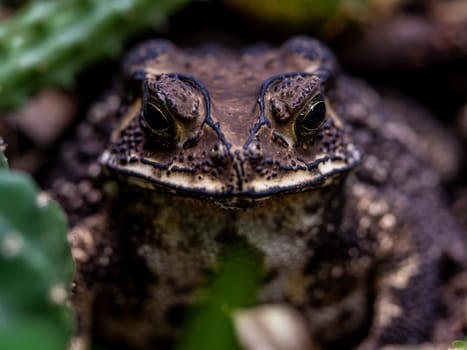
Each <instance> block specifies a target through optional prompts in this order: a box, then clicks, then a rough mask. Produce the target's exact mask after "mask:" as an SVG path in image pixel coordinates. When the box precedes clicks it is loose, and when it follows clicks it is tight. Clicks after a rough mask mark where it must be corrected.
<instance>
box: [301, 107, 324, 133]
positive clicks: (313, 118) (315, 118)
mask: <svg viewBox="0 0 467 350" xmlns="http://www.w3.org/2000/svg"><path fill="white" fill-rule="evenodd" d="M325 116H326V105H325V104H324V102H323V101H319V102H317V103H315V104H314V105H313V106H312V107H311V110H310V111H309V112H308V113H307V114H306V115H305V117H303V119H302V126H303V128H305V129H307V130H315V129H317V128H318V127H319V126H320V125H321V123H322V122H323V120H324V117H325Z"/></svg>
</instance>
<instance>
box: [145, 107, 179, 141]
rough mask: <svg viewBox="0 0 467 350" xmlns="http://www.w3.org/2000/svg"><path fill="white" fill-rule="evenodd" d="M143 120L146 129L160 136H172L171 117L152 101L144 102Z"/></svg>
mask: <svg viewBox="0 0 467 350" xmlns="http://www.w3.org/2000/svg"><path fill="white" fill-rule="evenodd" d="M143 121H144V125H145V127H146V129H148V130H149V131H150V132H152V133H154V134H155V135H156V136H159V137H162V138H169V137H171V136H173V131H174V125H173V122H172V119H171V118H170V117H169V116H168V115H167V114H166V113H164V112H163V111H162V110H161V109H160V108H159V107H158V106H157V105H155V104H154V103H152V102H149V101H148V102H145V103H144V109H143Z"/></svg>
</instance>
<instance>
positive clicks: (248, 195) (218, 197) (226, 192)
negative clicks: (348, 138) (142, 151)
mask: <svg viewBox="0 0 467 350" xmlns="http://www.w3.org/2000/svg"><path fill="white" fill-rule="evenodd" d="M315 164H319V165H321V164H326V167H327V169H326V171H325V172H324V173H322V174H312V172H313V170H314V169H310V170H299V171H292V172H291V173H290V177H287V176H285V177H283V178H282V179H280V180H279V181H278V182H277V183H276V184H273V183H271V182H268V181H264V182H263V181H261V182H260V183H259V181H258V184H255V182H254V181H253V182H251V183H249V186H248V187H247V188H245V189H240V190H238V189H236V188H235V186H232V185H226V184H222V183H221V182H220V181H207V180H200V181H193V180H192V179H190V180H188V179H184V178H183V177H182V176H180V178H179V180H180V181H173V179H170V180H169V179H167V178H165V179H164V178H161V179H156V178H154V177H152V176H150V175H148V174H145V173H144V172H142V171H141V168H140V167H137V166H134V167H133V166H131V165H125V166H119V165H113V164H112V162H108V161H107V162H104V164H103V165H104V166H105V167H106V168H107V169H109V170H110V171H112V172H114V173H117V174H119V175H120V176H121V177H124V178H125V180H126V181H127V182H128V183H130V184H134V185H136V186H138V187H140V188H141V187H142V188H147V189H150V190H154V191H158V192H163V193H169V194H173V195H177V196H182V197H189V198H193V199H204V200H210V201H213V202H218V203H220V204H225V205H226V206H228V207H247V206H251V205H254V203H255V202H259V201H262V200H265V199H268V198H270V197H273V196H274V197H275V196H281V195H287V194H292V193H298V192H306V191H311V190H314V189H318V188H322V187H326V186H328V185H330V184H331V183H333V182H334V181H335V180H336V179H337V178H340V177H341V176H342V175H343V174H346V173H348V172H349V171H351V170H352V169H353V168H355V166H356V165H357V164H358V160H357V159H354V160H353V161H352V162H345V161H344V160H343V159H340V160H335V161H330V160H329V159H327V160H323V161H322V162H321V164H320V163H319V162H317V163H315ZM172 176H174V174H173V173H172ZM185 180H186V181H185ZM177 182H178V183H177ZM184 182H186V183H190V184H192V186H189V187H188V186H185V185H183V183H184ZM203 184H204V185H205V186H202V185H203ZM269 184H270V185H269ZM208 185H210V188H208Z"/></svg>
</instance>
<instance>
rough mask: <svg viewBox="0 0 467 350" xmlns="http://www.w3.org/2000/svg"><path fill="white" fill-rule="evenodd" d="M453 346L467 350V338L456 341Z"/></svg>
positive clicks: (460, 349)
mask: <svg viewBox="0 0 467 350" xmlns="http://www.w3.org/2000/svg"><path fill="white" fill-rule="evenodd" d="M452 346H454V347H455V348H456V349H459V350H467V337H466V338H465V339H464V340H456V341H455V342H453V343H452Z"/></svg>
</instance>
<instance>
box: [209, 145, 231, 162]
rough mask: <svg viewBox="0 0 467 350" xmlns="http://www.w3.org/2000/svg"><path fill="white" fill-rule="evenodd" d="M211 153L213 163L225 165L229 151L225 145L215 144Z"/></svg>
mask: <svg viewBox="0 0 467 350" xmlns="http://www.w3.org/2000/svg"><path fill="white" fill-rule="evenodd" d="M209 153H210V157H211V159H212V161H213V162H214V163H216V164H224V163H225V162H226V160H227V150H226V147H225V146H224V145H223V144H215V145H214V146H212V148H211V151H210V152H209Z"/></svg>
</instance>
